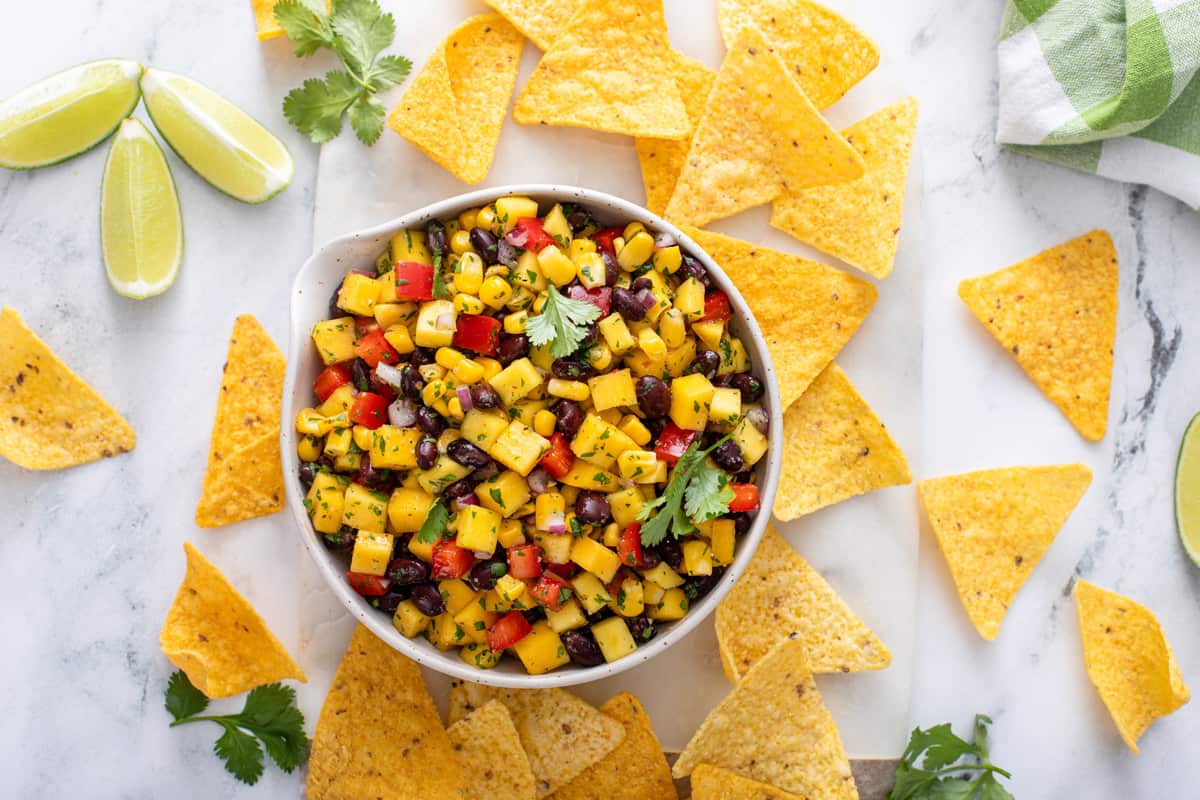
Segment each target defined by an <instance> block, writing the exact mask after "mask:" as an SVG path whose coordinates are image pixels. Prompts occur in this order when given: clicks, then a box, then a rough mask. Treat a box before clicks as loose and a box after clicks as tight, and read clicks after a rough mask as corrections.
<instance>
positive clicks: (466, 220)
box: [458, 208, 479, 231]
mask: <svg viewBox="0 0 1200 800" xmlns="http://www.w3.org/2000/svg"><path fill="white" fill-rule="evenodd" d="M478 217H479V209H478V208H468V209H467V210H466V211H464V212H462V213H461V214H459V215H458V224H459V225H461V226H462V229H463V230H464V231H469V230H471V229H472V228H474V227H475V226H476V225H478V224H479V223H478V222H477V219H478Z"/></svg>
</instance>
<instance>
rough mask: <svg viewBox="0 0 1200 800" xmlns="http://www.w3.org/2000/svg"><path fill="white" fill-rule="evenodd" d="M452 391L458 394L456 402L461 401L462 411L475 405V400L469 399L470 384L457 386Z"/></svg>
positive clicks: (468, 409)
mask: <svg viewBox="0 0 1200 800" xmlns="http://www.w3.org/2000/svg"><path fill="white" fill-rule="evenodd" d="M454 393H455V394H456V395H458V402H460V403H462V409H463V411H464V412H466V411H470V410H471V409H472V408H474V407H475V401H474V400H472V399H471V387H470V386H459V387H457V388H456V389H455V390H454Z"/></svg>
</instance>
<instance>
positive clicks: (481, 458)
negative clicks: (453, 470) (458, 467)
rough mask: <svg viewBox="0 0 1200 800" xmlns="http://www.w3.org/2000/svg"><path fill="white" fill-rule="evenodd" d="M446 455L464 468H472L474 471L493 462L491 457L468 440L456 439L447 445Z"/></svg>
mask: <svg viewBox="0 0 1200 800" xmlns="http://www.w3.org/2000/svg"><path fill="white" fill-rule="evenodd" d="M446 455H448V456H450V458H452V459H454V460H455V461H457V462H458V463H459V464H462V465H463V466H464V467H471V468H472V469H479V468H480V467H483V466H487V465H488V464H490V463H491V462H492V459H491V456H489V455H488V454H487V453H485V452H483V451H482V450H480V449H479V448H478V447H476V446H475V445H473V444H471V443H470V442H468V441H467V440H466V439H455V440H454V441H453V442H451V443H450V444H448V445H446Z"/></svg>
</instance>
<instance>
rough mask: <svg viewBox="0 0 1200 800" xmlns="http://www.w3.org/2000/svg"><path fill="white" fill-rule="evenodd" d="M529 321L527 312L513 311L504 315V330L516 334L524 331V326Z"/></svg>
mask: <svg viewBox="0 0 1200 800" xmlns="http://www.w3.org/2000/svg"><path fill="white" fill-rule="evenodd" d="M528 323H529V312H527V311H514V312H513V313H511V314H508V315H506V316H505V317H504V332H505V333H511V334H518V333H524V332H525V326H526V325H527V324H528Z"/></svg>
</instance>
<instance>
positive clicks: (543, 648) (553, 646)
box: [512, 621, 571, 675]
mask: <svg viewBox="0 0 1200 800" xmlns="http://www.w3.org/2000/svg"><path fill="white" fill-rule="evenodd" d="M512 651H513V652H514V653H516V654H517V658H519V659H521V663H522V664H524V665H525V671H526V672H528V673H529V674H530V675H542V674H544V673H546V672H550V671H551V670H554V669H558V668H559V667H561V666H563V665H564V664H569V663H570V661H571V657H570V656H568V655H567V648H565V647H564V646H563V643H562V639H560V638H558V634H557V633H555V631H554V629H553V628H551V627H550V625H549V624H548V623H546V622H544V621H542V622H535V623H534V624H533V629H532V630H531V631H529V633H527V634H526V635H525V636H524V637H523V638H522V639H521V640H520V641H519V642H517V643H516V644H514V645H513V646H512Z"/></svg>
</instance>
